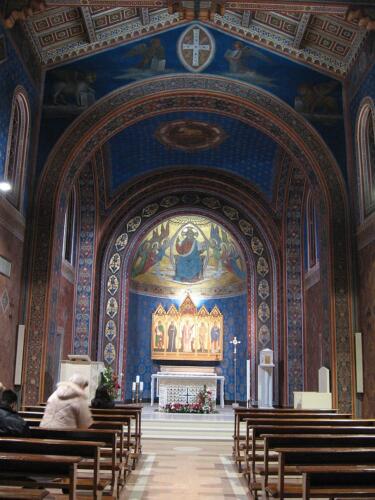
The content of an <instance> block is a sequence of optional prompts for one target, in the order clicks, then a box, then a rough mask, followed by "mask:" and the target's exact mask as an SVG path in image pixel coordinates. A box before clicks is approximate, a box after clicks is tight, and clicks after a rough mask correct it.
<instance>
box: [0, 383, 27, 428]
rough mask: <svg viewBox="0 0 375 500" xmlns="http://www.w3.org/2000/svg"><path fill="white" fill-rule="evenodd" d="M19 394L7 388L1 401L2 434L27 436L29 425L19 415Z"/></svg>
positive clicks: (0, 424)
mask: <svg viewBox="0 0 375 500" xmlns="http://www.w3.org/2000/svg"><path fill="white" fill-rule="evenodd" d="M16 408H17V394H16V393H15V392H14V391H12V390H11V389H5V390H4V391H3V392H2V395H1V401H0V436H25V435H27V434H28V433H29V426H28V425H27V423H26V422H25V421H24V419H23V418H22V417H21V416H20V415H18V413H17V411H16Z"/></svg>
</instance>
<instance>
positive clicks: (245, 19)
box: [241, 10, 253, 28]
mask: <svg viewBox="0 0 375 500" xmlns="http://www.w3.org/2000/svg"><path fill="white" fill-rule="evenodd" d="M252 17H253V14H252V12H251V10H244V11H243V14H242V19H241V26H242V27H243V28H248V27H249V26H250V23H251V19H252Z"/></svg>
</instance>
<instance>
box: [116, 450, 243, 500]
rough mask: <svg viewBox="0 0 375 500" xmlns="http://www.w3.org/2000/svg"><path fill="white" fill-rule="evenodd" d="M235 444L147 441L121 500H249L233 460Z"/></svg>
mask: <svg viewBox="0 0 375 500" xmlns="http://www.w3.org/2000/svg"><path fill="white" fill-rule="evenodd" d="M231 446H232V443H229V442H228V443H225V442H224V443H223V442H220V443H215V442H212V441H168V440H144V441H143V456H142V462H141V463H139V464H138V467H137V469H136V470H135V471H133V472H132V473H131V475H130V476H129V479H128V484H127V486H126V490H125V491H124V492H123V493H122V495H121V500H125V499H126V500H127V499H130V500H138V499H139V500H147V499H153V500H172V499H173V500H180V499H181V500H182V499H189V500H193V499H205V498H207V499H214V498H215V499H216V500H221V499H230V498H232V499H234V498H236V499H239V500H241V499H247V498H249V497H248V495H247V487H246V483H245V481H244V479H243V478H242V476H241V475H240V474H238V473H237V471H236V470H235V468H234V467H233V463H232V460H231Z"/></svg>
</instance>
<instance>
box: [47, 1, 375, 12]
mask: <svg viewBox="0 0 375 500" xmlns="http://www.w3.org/2000/svg"><path fill="white" fill-rule="evenodd" d="M44 1H45V3H46V5H47V6H49V7H57V6H67V5H72V6H77V5H79V6H82V3H83V0H44ZM223 3H225V6H226V7H227V8H233V6H234V5H236V6H238V7H239V8H240V9H248V10H249V9H252V10H280V9H282V10H284V9H287V10H289V11H291V10H295V11H299V12H302V11H304V10H306V11H309V12H311V13H318V12H319V11H320V12H321V10H322V9H324V11H330V12H335V11H336V12H342V11H343V10H344V9H347V8H349V7H350V6H351V7H353V6H355V5H358V6H362V7H365V6H369V7H371V6H373V5H374V3H373V0H269V1H267V0H225V1H224V2H223ZM85 4H86V5H91V6H101V7H159V8H162V7H166V5H167V0H86V1H85Z"/></svg>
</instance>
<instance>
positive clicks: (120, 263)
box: [98, 172, 280, 401]
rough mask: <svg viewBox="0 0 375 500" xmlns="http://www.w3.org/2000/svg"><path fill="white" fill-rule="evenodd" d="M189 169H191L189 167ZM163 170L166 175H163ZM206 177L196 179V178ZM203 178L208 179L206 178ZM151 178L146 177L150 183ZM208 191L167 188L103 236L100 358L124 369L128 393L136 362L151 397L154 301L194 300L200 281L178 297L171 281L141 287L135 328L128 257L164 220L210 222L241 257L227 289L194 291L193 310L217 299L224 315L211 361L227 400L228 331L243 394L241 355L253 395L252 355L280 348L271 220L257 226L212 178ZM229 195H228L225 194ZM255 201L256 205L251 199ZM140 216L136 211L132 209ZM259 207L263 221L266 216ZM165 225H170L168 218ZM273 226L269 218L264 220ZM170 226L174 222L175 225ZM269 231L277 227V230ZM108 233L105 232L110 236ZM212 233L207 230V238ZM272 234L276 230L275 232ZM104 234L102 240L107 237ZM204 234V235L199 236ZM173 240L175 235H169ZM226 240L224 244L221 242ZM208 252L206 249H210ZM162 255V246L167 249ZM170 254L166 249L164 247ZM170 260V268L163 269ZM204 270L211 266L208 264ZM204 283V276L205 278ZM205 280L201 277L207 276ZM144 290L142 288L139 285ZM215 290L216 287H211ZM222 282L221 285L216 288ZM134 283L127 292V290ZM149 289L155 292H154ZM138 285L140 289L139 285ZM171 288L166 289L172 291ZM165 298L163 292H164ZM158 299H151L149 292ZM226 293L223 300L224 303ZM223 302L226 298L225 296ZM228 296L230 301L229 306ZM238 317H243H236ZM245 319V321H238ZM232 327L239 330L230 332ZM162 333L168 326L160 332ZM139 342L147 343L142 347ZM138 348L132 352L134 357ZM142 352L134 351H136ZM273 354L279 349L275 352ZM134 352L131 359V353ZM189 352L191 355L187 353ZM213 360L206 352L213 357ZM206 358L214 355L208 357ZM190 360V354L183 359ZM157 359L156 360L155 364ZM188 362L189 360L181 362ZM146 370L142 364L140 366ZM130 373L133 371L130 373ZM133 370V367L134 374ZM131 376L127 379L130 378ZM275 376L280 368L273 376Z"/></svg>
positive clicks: (254, 218)
mask: <svg viewBox="0 0 375 500" xmlns="http://www.w3.org/2000/svg"><path fill="white" fill-rule="evenodd" d="M195 174H197V173H196V172H195ZM167 179H168V175H167V174H165V180H167ZM203 182H204V180H203V179H202V178H201V179H200V182H199V184H200V185H202V183H203ZM206 182H207V181H206ZM151 183H152V181H151ZM210 189H211V191H203V192H202V191H200V190H197V189H196V190H194V191H192V189H191V187H190V188H189V187H188V186H187V185H186V183H185V189H184V188H180V190H179V194H177V193H173V194H165V195H162V194H160V196H158V197H155V196H153V197H152V198H151V199H149V200H148V203H147V202H146V203H145V202H144V203H140V204H139V205H138V206H137V207H136V208H137V209H136V211H135V212H133V213H132V214H131V215H129V216H127V217H125V218H124V217H119V224H118V226H117V227H115V229H114V230H113V231H112V233H111V235H110V238H108V239H109V242H108V244H106V246H105V250H104V257H103V263H102V270H103V274H102V278H101V299H100V311H101V315H100V319H99V330H98V332H99V339H98V356H99V357H100V358H101V359H104V360H106V362H107V364H108V365H110V366H112V367H113V368H114V369H115V370H117V371H119V372H121V373H124V374H125V373H126V374H127V377H126V380H125V384H126V387H125V386H124V388H125V389H126V391H127V393H126V395H129V394H128V393H129V391H130V385H129V384H130V383H131V381H132V378H131V377H132V376H133V375H135V374H136V370H137V367H139V366H142V363H143V369H142V370H141V372H140V373H141V375H143V376H145V375H146V377H144V380H145V383H146V386H145V388H146V394H145V395H146V397H147V396H148V395H149V383H150V375H151V373H152V372H153V371H155V370H156V366H157V363H156V362H155V363H154V364H153V363H152V361H151V349H150V345H151V339H150V335H151V327H150V322H151V315H152V310H151V309H153V308H154V309H156V307H157V306H158V305H159V303H161V304H162V306H163V307H164V308H165V309H168V308H169V307H170V306H171V305H172V304H175V305H179V303H180V301H181V300H180V297H181V293H180V292H182V295H184V294H185V292H189V293H191V294H192V295H191V296H192V298H194V297H197V293H196V292H197V290H198V293H199V289H200V288H201V287H202V283H200V282H198V283H197V284H196V286H195V288H194V285H193V283H189V289H187V288H186V286H184V285H183V284H182V283H179V285H178V286H177V288H178V290H175V292H176V293H177V295H176V296H175V297H173V295H174V292H173V291H172V290H171V288H170V286H171V285H172V287H173V286H174V285H173V283H172V282H173V280H172V282H171V281H170V282H169V291H168V293H167V292H166V293H164V296H163V293H160V290H159V289H160V287H159V286H157V285H156V286H155V288H154V289H153V288H152V287H146V289H143V292H146V293H143V297H145V296H148V297H150V296H153V298H151V299H149V298H145V299H142V300H140V302H142V303H143V304H146V303H151V304H152V307H148V312H147V314H146V316H145V317H143V318H142V319H141V321H140V323H141V326H139V325H138V327H137V326H135V323H134V321H135V319H134V314H133V313H134V311H132V299H133V301H134V299H135V294H134V288H136V289H139V287H140V285H139V283H138V284H137V283H134V280H133V282H132V268H133V265H134V261H136V262H137V263H138V262H139V259H138V255H139V248H140V246H141V245H142V242H144V241H145V239H146V240H147V238H148V239H149V240H151V239H152V238H153V237H154V238H157V236H156V233H158V234H159V238H160V237H161V232H162V228H163V232H164V235H165V232H166V231H167V228H166V225H167V222H166V221H171V220H176V219H183V218H188V217H190V218H193V219H201V220H206V221H209V222H207V224H208V225H209V226H210V232H211V228H213V232H215V231H216V232H217V231H219V233H220V235H218V236H216V237H219V239H220V240H221V239H222V236H221V235H222V232H224V233H225V234H226V235H227V236H224V239H225V238H226V237H227V238H229V239H230V240H231V241H232V242H233V243H234V244H235V246H236V249H237V252H238V254H240V255H243V264H242V265H243V266H244V269H243V270H242V272H243V273H244V275H243V280H244V281H243V283H242V285H241V287H239V283H237V284H235V283H234V284H235V285H236V286H235V287H234V288H233V289H232V290H229V289H228V290H227V291H225V290H223V289H221V291H220V287H218V286H217V285H218V284H217V282H216V283H215V282H213V281H212V282H211V289H208V290H205V291H203V293H202V290H200V293H199V295H200V297H199V298H200V302H199V304H197V305H198V309H199V308H200V307H201V306H202V305H206V307H207V309H208V311H211V310H212V309H213V307H214V306H215V305H218V307H219V308H220V303H222V304H224V305H223V310H224V311H226V312H227V313H226V314H224V347H223V354H224V356H223V359H222V360H221V361H222V362H221V363H213V364H215V365H217V366H218V367H219V368H220V369H221V370H222V371H223V372H224V374H225V376H226V380H227V383H228V386H227V388H228V392H227V396H226V397H227V398H229V399H231V398H232V399H233V395H234V394H233V359H232V354H231V346H230V344H229V340H230V339H231V338H232V337H233V336H237V338H240V339H241V342H242V346H241V351H242V354H241V362H240V363H239V366H238V375H239V379H240V380H241V382H240V385H239V392H240V396H241V397H243V398H245V392H244V391H245V366H246V365H245V359H246V356H247V355H248V356H249V358H250V360H251V372H252V397H253V398H254V399H255V398H256V360H257V357H258V353H259V350H260V349H262V348H264V347H270V348H273V349H275V350H276V352H278V345H279V331H280V324H279V318H278V317H277V314H276V311H277V310H278V307H279V306H278V304H279V296H278V287H277V282H278V276H279V273H280V269H279V256H278V254H277V248H276V245H275V242H274V241H273V240H272V237H270V234H269V225H266V224H264V227H263V225H262V222H260V221H261V220H262V217H261V215H260V213H258V215H257V216H256V215H255V213H254V207H252V211H253V213H252V212H251V211H249V210H247V211H246V210H244V208H243V207H239V206H238V204H236V202H235V201H234V200H230V199H228V198H225V197H223V195H222V194H218V193H217V192H215V186H214V185H213V183H212V182H211V186H210ZM227 196H228V195H227ZM254 205H255V203H254ZM136 214H140V215H136ZM269 217H270V216H269V215H268V216H266V215H265V214H264V213H263V221H264V219H269ZM169 224H170V227H169V231H171V230H172V229H171V228H172V224H171V222H169ZM270 224H271V225H272V221H270ZM173 230H174V231H175V230H176V228H174V229H173ZM275 231H277V229H276V228H275ZM108 236H109V234H108ZM214 236H215V235H214V234H213V237H214ZM273 236H275V233H274V234H273ZM108 239H107V235H106V236H105V237H104V238H103V241H108ZM202 239H204V238H203V236H202ZM174 241H175V240H174ZM224 246H225V245H224ZM211 250H212V248H211ZM167 253H168V251H167ZM212 254H213V251H210V258H211V263H210V264H211V266H212V265H213V262H212V260H213V256H212ZM169 256H170V251H169ZM172 267H173V266H170V269H169V271H171V270H172ZM210 272H214V271H213V270H212V269H211V271H210ZM203 281H204V280H203ZM206 283H207V281H206ZM141 288H142V286H141ZM217 288H219V290H218V289H217ZM221 288H222V287H221ZM132 289H133V290H132ZM152 290H153V291H152ZM138 291H139V290H138ZM171 292H172V293H171ZM167 296H168V297H167ZM155 297H156V298H155ZM224 299H227V300H226V301H224ZM223 301H224V302H223ZM229 302H230V303H231V305H229ZM231 308H232V309H233V311H234V310H235V311H237V313H238V316H239V317H238V318H235V316H234V315H233V311H231V312H230V313H229V311H230V309H231ZM242 317H243V319H242V322H241V319H240V318H242ZM242 323H243V324H242ZM236 325H237V326H238V328H239V329H240V331H237V330H236ZM142 327H144V329H145V331H144V332H142V335H143V340H142V348H141V351H142V352H139V351H140V350H139V349H138V350H137V349H136V348H134V345H133V344H132V333H134V328H142ZM165 333H166V332H165ZM145 344H147V346H146V347H145ZM136 354H137V356H136ZM139 354H140V356H139ZM129 356H133V360H132V363H131V369H129V366H127V361H128V360H129ZM276 357H277V354H276ZM135 358H137V359H135ZM193 358H194V356H193ZM211 358H212V357H211ZM206 359H207V360H208V361H212V359H213V358H212V359H211V360H209V359H208V357H206ZM192 361H194V359H190V360H189V362H192ZM159 364H160V362H159ZM187 364H188V363H187ZM144 368H146V369H144ZM133 372H134V373H133ZM138 374H139V373H138ZM129 377H130V378H129ZM276 381H278V374H277V375H276ZM279 395H280V391H279V387H278V386H277V385H276V387H275V399H276V400H277V401H278V399H279Z"/></svg>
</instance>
